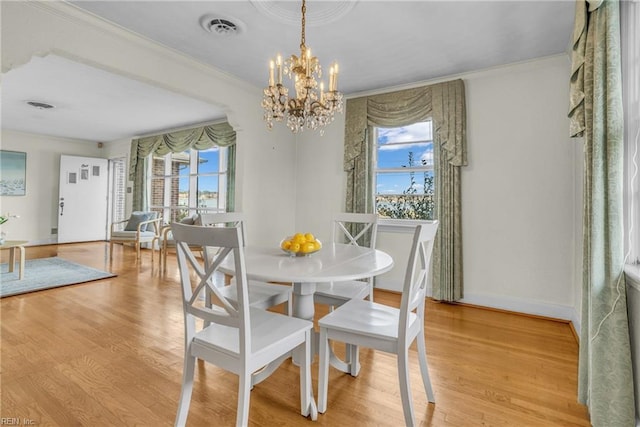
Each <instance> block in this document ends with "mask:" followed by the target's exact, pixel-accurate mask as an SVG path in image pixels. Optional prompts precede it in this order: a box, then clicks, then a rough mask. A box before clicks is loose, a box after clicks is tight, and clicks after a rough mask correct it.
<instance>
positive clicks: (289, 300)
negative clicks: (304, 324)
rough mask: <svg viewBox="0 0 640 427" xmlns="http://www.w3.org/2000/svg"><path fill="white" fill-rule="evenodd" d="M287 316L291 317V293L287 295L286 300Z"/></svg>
mask: <svg viewBox="0 0 640 427" xmlns="http://www.w3.org/2000/svg"><path fill="white" fill-rule="evenodd" d="M286 314H287V316H289V317H291V316H293V292H292V293H290V294H289V299H288V300H287V312H286Z"/></svg>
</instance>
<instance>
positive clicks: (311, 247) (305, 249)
mask: <svg viewBox="0 0 640 427" xmlns="http://www.w3.org/2000/svg"><path fill="white" fill-rule="evenodd" d="M300 249H301V251H302V252H303V253H305V254H308V253H309V252H313V251H315V250H316V246H315V245H314V243H313V242H307V243H304V244H303V245H302V247H301V248H300Z"/></svg>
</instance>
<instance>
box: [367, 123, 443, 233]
mask: <svg viewBox="0 0 640 427" xmlns="http://www.w3.org/2000/svg"><path fill="white" fill-rule="evenodd" d="M374 141H375V149H374V150H373V151H374V154H373V156H374V179H375V183H374V189H375V207H376V212H377V213H378V216H379V217H380V218H392V219H417V220H432V219H433V217H434V213H435V212H434V207H435V199H434V174H433V137H432V131H431V120H428V121H425V122H419V123H415V124H412V125H409V126H403V127H396V128H381V127H377V128H374Z"/></svg>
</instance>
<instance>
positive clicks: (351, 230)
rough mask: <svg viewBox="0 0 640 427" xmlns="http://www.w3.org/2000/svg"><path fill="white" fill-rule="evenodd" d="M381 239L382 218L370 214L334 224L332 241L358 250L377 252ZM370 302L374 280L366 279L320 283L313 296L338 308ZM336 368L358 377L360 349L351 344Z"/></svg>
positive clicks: (337, 218) (346, 216)
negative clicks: (347, 303) (379, 230)
mask: <svg viewBox="0 0 640 427" xmlns="http://www.w3.org/2000/svg"><path fill="white" fill-rule="evenodd" d="M377 236H378V215H377V214H367V213H338V214H335V215H334V217H333V219H332V223H331V241H332V242H333V243H346V244H349V245H355V246H365V247H368V248H372V249H374V248H375V247H376V239H377ZM364 298H368V299H369V301H373V277H363V278H361V279H360V280H349V281H343V282H329V283H318V284H317V285H316V291H315V293H314V294H313V302H314V303H316V304H324V305H328V306H329V310H330V311H332V310H333V309H334V308H335V307H339V306H341V305H342V304H344V303H346V302H347V301H350V300H352V299H364ZM332 358H333V360H334V363H335V364H339V365H341V366H342V367H343V370H346V371H349V372H350V373H351V375H353V376H356V375H358V372H359V371H360V362H359V355H358V347H357V346H351V345H350V344H347V346H346V351H345V360H344V361H342V360H339V359H338V358H337V356H335V355H332Z"/></svg>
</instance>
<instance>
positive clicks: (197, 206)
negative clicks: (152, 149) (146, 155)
mask: <svg viewBox="0 0 640 427" xmlns="http://www.w3.org/2000/svg"><path fill="white" fill-rule="evenodd" d="M227 150H228V149H227V148H224V147H213V148H209V149H207V150H200V151H198V150H187V151H184V152H182V153H169V154H167V155H165V156H154V157H153V166H152V168H151V169H152V170H151V175H152V176H151V209H152V210H154V211H161V212H162V216H163V218H165V219H166V220H168V221H170V222H176V221H180V220H181V219H182V218H184V217H186V216H189V215H192V214H194V213H196V212H198V213H202V212H225V211H226V208H227V206H226V203H227Z"/></svg>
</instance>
